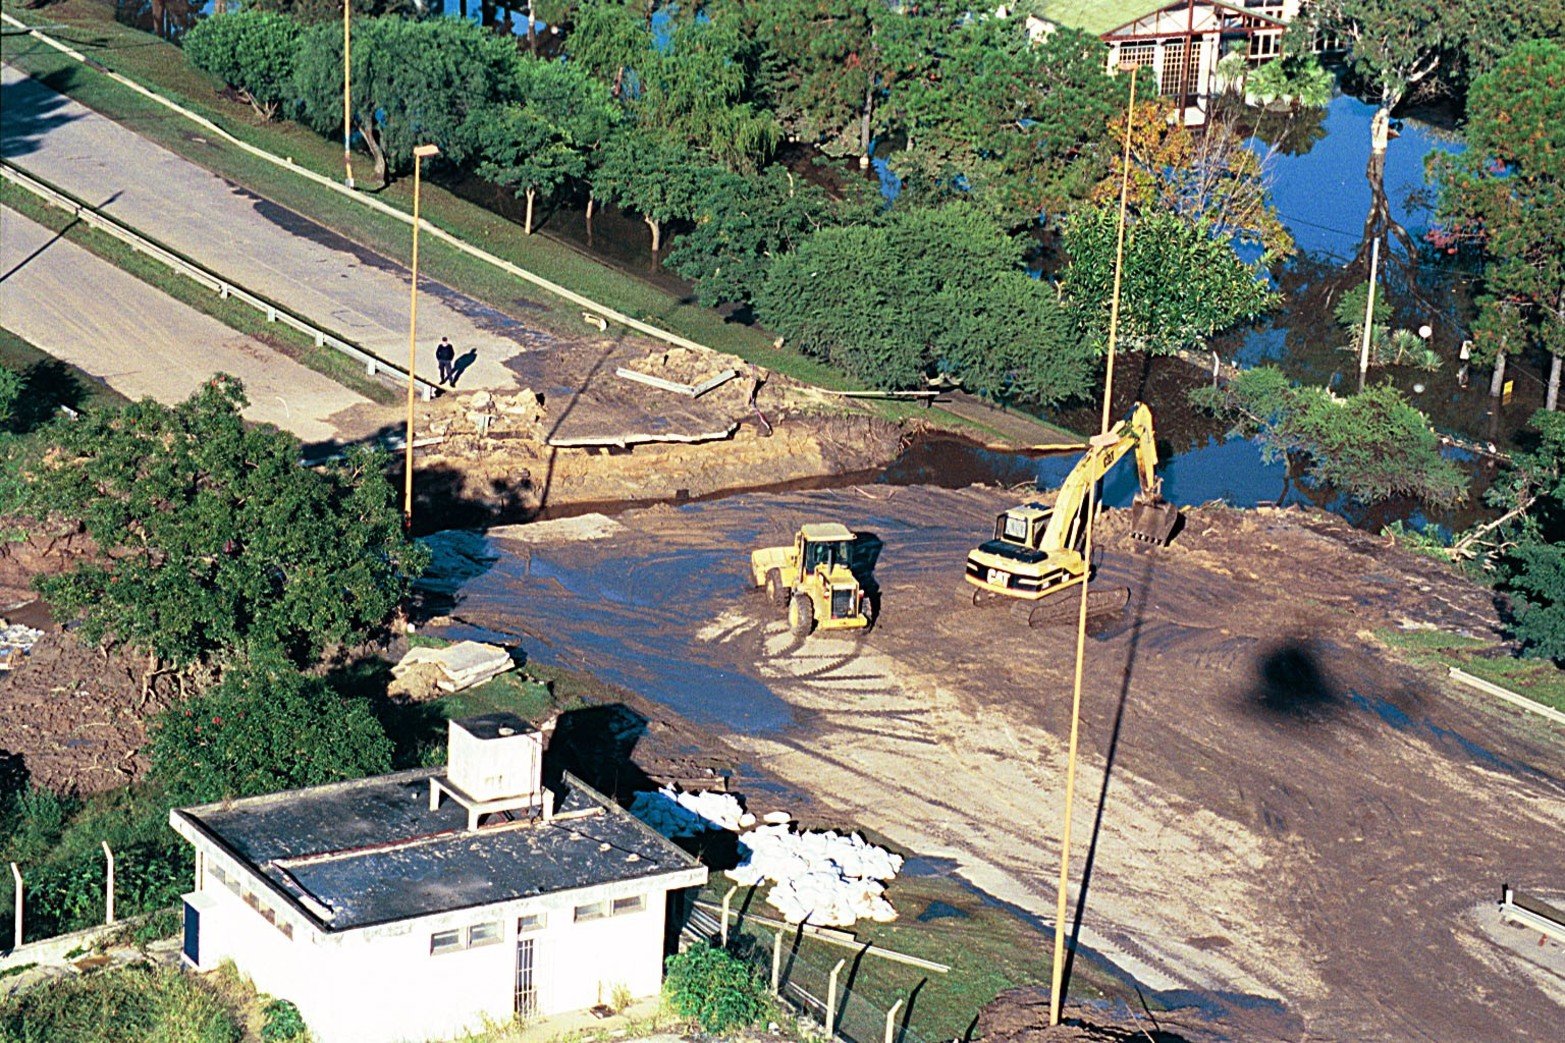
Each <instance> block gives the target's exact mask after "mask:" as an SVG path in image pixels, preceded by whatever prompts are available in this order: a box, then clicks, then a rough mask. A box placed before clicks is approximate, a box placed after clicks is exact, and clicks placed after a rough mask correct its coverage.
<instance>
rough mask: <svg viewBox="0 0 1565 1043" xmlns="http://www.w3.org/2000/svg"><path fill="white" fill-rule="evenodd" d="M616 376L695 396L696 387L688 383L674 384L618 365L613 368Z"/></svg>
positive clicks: (688, 396)
mask: <svg viewBox="0 0 1565 1043" xmlns="http://www.w3.org/2000/svg"><path fill="white" fill-rule="evenodd" d="M614 375H615V376H616V377H624V378H625V379H626V380H634V381H635V382H636V383H638V384H646V385H647V386H648V387H655V388H657V389H658V390H660V391H672V392H674V394H676V395H684V396H686V397H687V398H695V396H696V389H695V388H693V387H691V386H690V385H689V384H676V383H675V382H674V381H672V380H664V379H663V378H662V377H654V376H652V375H651V374H648V373H638V372H636V371H635V370H633V369H626V368H625V367H624V366H620V367H618V368H616V369H615V370H614Z"/></svg>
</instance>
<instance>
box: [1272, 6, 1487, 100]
mask: <svg viewBox="0 0 1565 1043" xmlns="http://www.w3.org/2000/svg"><path fill="white" fill-rule="evenodd" d="M1470 2H1472V0H1312V2H1311V3H1309V4H1306V5H1305V6H1304V8H1303V10H1302V11H1301V12H1300V16H1299V17H1298V18H1297V19H1295V21H1294V23H1293V25H1292V26H1291V28H1290V34H1291V36H1292V42H1293V43H1294V44H1296V45H1299V46H1294V47H1291V48H1290V50H1296V51H1301V52H1302V51H1307V50H1309V48H1308V47H1307V46H1302V45H1303V44H1306V43H1307V42H1309V41H1310V40H1311V39H1312V37H1313V35H1314V34H1315V33H1324V34H1327V35H1329V36H1332V37H1334V38H1336V39H1337V40H1340V41H1342V42H1343V43H1344V44H1345V45H1346V47H1347V58H1348V64H1349V66H1350V67H1351V68H1352V70H1353V72H1354V73H1355V74H1356V75H1357V76H1358V77H1359V79H1360V80H1361V81H1362V82H1363V84H1364V86H1365V87H1366V89H1367V91H1368V93H1369V94H1370V95H1371V96H1373V97H1374V99H1375V100H1376V101H1377V102H1378V103H1379V105H1380V109H1381V112H1382V113H1383V114H1384V115H1386V116H1389V115H1390V114H1391V111H1392V110H1393V109H1395V108H1396V107H1397V106H1398V105H1399V104H1401V102H1402V100H1403V99H1404V98H1406V97H1407V96H1408V94H1409V92H1411V91H1413V90H1414V89H1416V88H1418V87H1419V86H1420V85H1422V84H1425V83H1426V82H1433V77H1435V75H1436V73H1437V72H1439V71H1440V70H1441V68H1442V65H1443V64H1444V65H1446V66H1449V64H1450V63H1451V61H1452V60H1453V58H1454V57H1455V56H1456V55H1458V54H1459V53H1460V51H1461V48H1462V46H1463V44H1464V43H1465V42H1466V39H1467V32H1468V27H1469V21H1468V15H1467V12H1466V11H1465V10H1464V8H1465V7H1466V6H1467V5H1468V4H1469V3H1470ZM1483 6H1485V7H1490V6H1492V5H1488V4H1485V5H1483Z"/></svg>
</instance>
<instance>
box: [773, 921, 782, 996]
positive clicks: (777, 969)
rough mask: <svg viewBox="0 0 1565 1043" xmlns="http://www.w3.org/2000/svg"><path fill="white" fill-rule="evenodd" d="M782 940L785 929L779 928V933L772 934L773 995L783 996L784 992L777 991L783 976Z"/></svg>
mask: <svg viewBox="0 0 1565 1043" xmlns="http://www.w3.org/2000/svg"><path fill="white" fill-rule="evenodd" d="M782 940H783V929H782V928H781V927H779V928H777V933H776V934H775V935H773V936H772V995H773V996H777V997H779V998H781V996H782V993H781V992H779V991H777V985H778V983H779V982H780V981H781V977H782Z"/></svg>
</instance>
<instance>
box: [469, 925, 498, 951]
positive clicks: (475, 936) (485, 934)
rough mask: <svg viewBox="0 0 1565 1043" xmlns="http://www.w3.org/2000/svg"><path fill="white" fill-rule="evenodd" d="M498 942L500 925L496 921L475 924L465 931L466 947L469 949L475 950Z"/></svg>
mask: <svg viewBox="0 0 1565 1043" xmlns="http://www.w3.org/2000/svg"><path fill="white" fill-rule="evenodd" d="M499 940H500V924H499V922H498V921H495V922H492V923H475V924H474V925H473V926H471V927H469V928H468V929H467V947H468V948H469V949H476V948H478V947H479V946H480V945H493V944H494V943H495V942H498V941H499Z"/></svg>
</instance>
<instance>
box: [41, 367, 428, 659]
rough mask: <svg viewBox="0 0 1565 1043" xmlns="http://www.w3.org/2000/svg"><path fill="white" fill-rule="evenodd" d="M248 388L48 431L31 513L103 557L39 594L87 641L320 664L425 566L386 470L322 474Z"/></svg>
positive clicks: (386, 611)
mask: <svg viewBox="0 0 1565 1043" xmlns="http://www.w3.org/2000/svg"><path fill="white" fill-rule="evenodd" d="M244 403H245V398H244V393H243V389H242V388H241V386H240V384H239V382H238V381H236V380H234V379H233V378H231V377H224V376H219V377H216V378H214V379H213V380H211V381H209V382H208V383H207V384H206V385H204V386H203V387H202V388H201V389H200V390H199V391H198V392H197V393H196V394H195V395H193V396H192V397H191V398H190V399H188V400H187V401H185V402H183V403H180V404H179V405H177V406H173V407H168V406H163V405H160V404H158V403H156V402H153V401H152V400H150V399H147V400H143V401H141V402H139V403H135V404H133V405H130V406H127V407H125V408H123V409H105V410H97V411H94V412H92V413H87V414H83V416H82V417H81V419H80V420H77V421H76V422H75V423H72V424H65V425H55V426H53V427H51V428H49V429H47V432H46V435H47V437H48V440H49V441H48V444H47V448H46V452H45V455H44V456H43V457H42V459H41V460H40V461H39V462H37V463H35V464H34V465H33V466H32V467H31V469H30V471H29V472H28V473H27V475H26V477H27V479H28V480H27V482H26V493H25V498H24V501H23V503H22V504H21V507H22V509H23V510H24V512H25V513H26V514H27V515H28V516H31V517H34V518H39V519H44V520H48V519H55V520H64V521H68V522H72V523H77V522H79V524H80V525H81V526H82V528H83V530H84V531H85V533H86V535H87V536H88V537H89V538H90V539H91V540H92V542H93V544H94V545H95V546H96V548H97V550H98V553H97V554H96V555H94V556H92V557H91V558H89V559H87V560H86V561H85V563H83V564H81V565H78V566H76V567H75V568H74V569H73V570H71V571H69V572H65V573H62V574H59V575H55V576H49V577H45V578H42V579H40V580H39V581H38V587H39V589H40V591H42V593H43V594H44V595H45V596H46V597H47V598H48V599H49V602H50V604H52V605H53V606H54V608H55V611H56V613H57V614H58V615H59V616H60V617H61V618H62V619H64V620H70V621H79V622H80V624H81V626H80V631H79V633H80V634H81V636H82V638H83V639H85V640H87V641H91V642H100V643H102V644H104V645H125V646H128V647H130V648H133V649H136V650H138V651H140V652H142V653H144V654H147V655H148V656H149V659H150V662H151V664H152V667H153V668H155V667H156V665H157V664H158V663H159V662H166V663H169V664H172V665H174V666H176V667H186V666H189V665H191V664H194V663H198V662H214V661H220V660H222V659H224V658H225V657H228V656H231V655H233V654H234V653H236V652H250V653H255V654H259V653H263V652H268V651H271V652H276V653H279V654H282V655H286V656H287V657H289V658H290V659H291V660H293V661H294V662H296V663H300V664H306V663H310V662H313V661H314V660H315V659H316V658H317V657H318V656H319V655H320V653H321V652H322V650H323V649H324V648H325V647H327V646H330V645H333V644H337V643H344V642H352V641H357V640H361V639H363V638H364V637H365V636H366V635H368V634H369V633H371V632H373V631H375V630H376V629H377V628H379V627H381V626H382V625H384V624H385V622H386V621H387V620H388V619H389V617H390V616H391V615H392V613H394V612H395V611H396V610H397V607H398V605H399V603H400V602H401V599H402V597H403V595H404V594H405V593H406V591H407V588H408V585H409V583H410V581H411V578H412V576H414V575H416V574H417V573H418V572H419V571H421V570H422V568H423V565H424V562H425V561H426V560H427V553H426V552H425V551H424V550H423V549H422V548H420V547H418V546H417V545H416V544H413V543H411V542H410V541H409V540H408V539H407V538H406V537H405V536H404V535H403V534H402V531H401V519H400V516H399V514H398V511H397V508H396V503H395V499H394V496H393V493H392V489H391V486H390V483H389V482H388V481H387V479H386V475H385V468H386V460H385V457H384V455H382V454H377V453H370V452H356V453H354V454H352V455H351V456H350V457H349V458H348V460H347V461H346V462H344V463H342V464H340V465H333V466H329V467H327V468H324V469H322V470H320V471H311V470H307V469H305V468H303V467H301V466H300V465H299V443H298V440H297V439H295V438H293V437H292V436H290V435H287V434H284V433H282V432H279V431H277V430H275V429H272V428H260V427H258V428H251V427H248V426H247V425H246V424H245V422H244V421H243V419H242V418H241V417H240V415H239V410H240V408H241V407H242V406H243V405H244Z"/></svg>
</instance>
